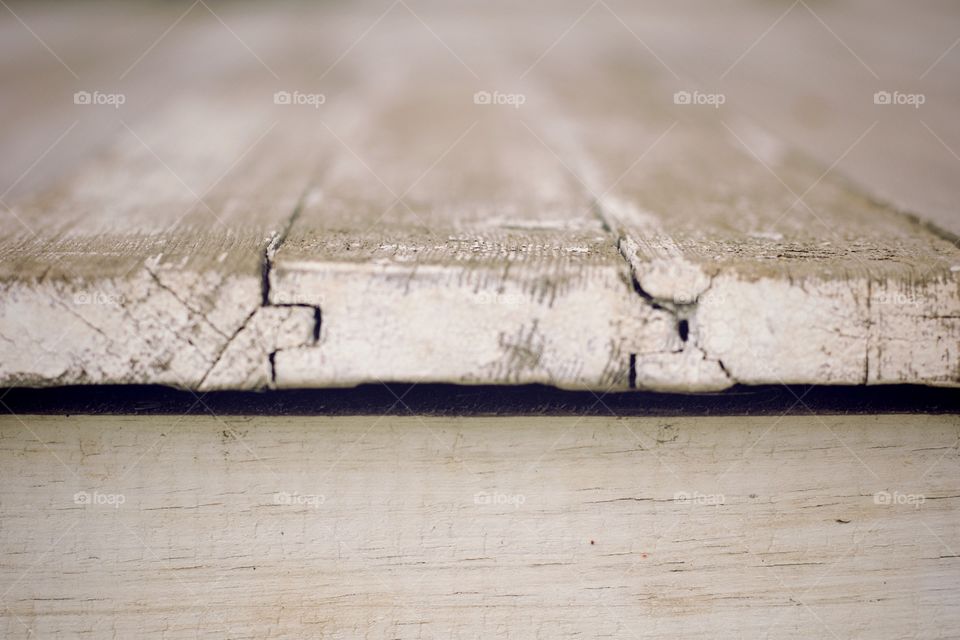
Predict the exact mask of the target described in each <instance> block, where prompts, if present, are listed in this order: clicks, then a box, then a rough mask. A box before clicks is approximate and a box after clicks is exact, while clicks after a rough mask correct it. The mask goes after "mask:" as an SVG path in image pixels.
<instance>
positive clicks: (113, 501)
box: [73, 491, 127, 509]
mask: <svg viewBox="0 0 960 640" xmlns="http://www.w3.org/2000/svg"><path fill="white" fill-rule="evenodd" d="M126 501H127V497H126V496H125V495H123V494H122V493H100V492H99V491H94V492H93V493H88V492H86V491H77V492H76V493H75V494H73V504H79V505H81V506H84V507H86V506H93V507H113V508H114V509H119V508H120V505H122V504H123V503H125V502H126Z"/></svg>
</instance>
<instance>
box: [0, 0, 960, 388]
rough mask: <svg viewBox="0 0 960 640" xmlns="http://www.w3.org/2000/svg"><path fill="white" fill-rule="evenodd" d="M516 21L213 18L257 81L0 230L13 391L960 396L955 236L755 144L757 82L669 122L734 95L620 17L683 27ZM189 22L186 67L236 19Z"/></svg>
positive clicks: (479, 13) (118, 152) (679, 14)
mask: <svg viewBox="0 0 960 640" xmlns="http://www.w3.org/2000/svg"><path fill="white" fill-rule="evenodd" d="M798 7H799V5H798ZM366 8H367V9H369V7H366ZM800 8H801V9H802V8H803V7H800ZM621 9H622V10H623V12H624V14H623V16H621V15H620V10H621ZM421 11H423V12H424V13H423V14H421ZM518 11H519V13H518V14H517V15H516V16H515V18H516V20H513V21H511V22H510V23H509V24H505V23H504V20H503V19H502V18H501V17H499V16H498V14H495V13H492V12H491V11H490V10H489V9H484V8H479V7H478V8H473V9H471V10H470V11H469V12H468V15H469V19H458V18H457V17H456V16H455V15H453V14H451V13H450V12H449V11H448V10H444V9H442V8H440V7H437V6H435V5H432V4H425V5H423V6H420V5H416V6H414V5H407V4H405V3H395V4H393V5H390V6H389V7H387V8H385V9H382V12H381V13H377V15H375V16H366V14H365V13H364V12H363V11H360V10H359V9H357V8H343V7H340V8H338V7H328V8H320V9H303V8H301V9H298V10H296V11H291V12H289V13H284V12H277V13H271V14H270V15H271V16H272V19H271V20H268V21H267V22H266V23H265V25H264V27H263V28H262V29H261V30H251V28H250V25H251V24H253V23H255V21H254V20H253V19H252V17H251V14H249V13H247V12H245V11H240V10H236V13H230V14H227V15H228V17H231V18H235V19H236V21H237V23H238V24H240V25H242V26H241V27H240V28H241V32H242V33H244V34H245V35H250V37H251V40H250V42H252V43H254V44H255V45H256V51H254V50H253V49H252V48H250V47H249V46H248V49H249V50H248V51H247V52H246V53H249V54H251V56H250V58H249V59H248V62H250V64H251V65H253V68H254V69H255V70H256V71H255V72H252V71H250V69H246V68H244V67H242V66H241V67H237V66H231V65H227V64H225V65H224V66H223V67H217V66H216V65H215V64H214V63H213V62H210V63H209V65H207V66H206V67H204V68H205V69H207V71H205V72H204V73H213V71H211V69H215V68H218V69H220V70H221V71H220V72H218V73H217V75H216V80H215V81H214V82H213V83H212V85H211V86H208V87H206V88H204V89H203V90H202V91H198V92H196V93H191V94H190V95H186V96H179V97H177V98H176V99H171V100H170V101H169V102H168V104H166V105H165V106H164V107H163V108H162V109H158V110H157V112H156V113H155V114H154V115H152V116H151V117H150V118H148V119H146V121H145V122H144V123H143V124H140V123H137V124H136V126H135V127H134V126H130V125H128V124H127V123H126V122H125V121H121V126H122V128H123V131H122V135H121V138H120V140H119V141H118V142H117V143H116V144H115V145H114V146H113V148H112V151H110V152H109V153H108V154H105V155H104V156H103V157H102V158H100V159H99V160H96V161H92V162H91V163H89V164H88V165H86V166H84V167H82V168H81V170H80V171H79V172H78V173H77V174H76V175H75V176H74V177H73V178H71V179H70V180H67V181H64V182H63V183H61V184H60V185H59V186H58V187H57V188H55V189H53V190H52V191H49V192H44V193H41V194H35V195H32V196H29V197H26V198H23V199H21V200H19V201H18V204H16V206H14V207H13V208H12V209H11V210H9V211H5V212H4V214H5V218H4V232H3V235H2V239H0V283H2V285H0V286H2V287H3V293H2V298H0V301H2V306H0V382H2V383H3V384H19V385H50V384H65V383H116V382H119V383H144V382H146V383H163V384H173V385H177V386H181V387H186V388H191V389H217V388H262V387H268V386H276V387H294V386H346V385H354V384H358V383H362V382H377V381H413V382H420V381H435V382H455V383H466V384H474V383H481V384H487V383H497V384H521V383H532V382H537V383H546V384H551V385H556V386H559V387H565V388H587V389H593V390H598V391H603V390H608V389H628V388H642V389H655V390H681V391H686V390H714V389H722V388H725V387H729V386H731V385H733V384H736V383H744V384H769V383H816V384H889V383H916V384H928V385H942V386H956V385H958V384H960V249H958V248H957V247H956V246H955V245H954V244H952V243H951V241H950V237H949V234H948V233H946V232H944V231H942V229H941V231H937V230H936V229H933V228H932V226H939V227H941V228H943V227H945V226H946V227H949V225H943V224H940V223H939V222H938V220H940V218H929V219H928V223H921V222H919V221H917V220H916V218H915V217H912V216H911V215H905V214H904V213H903V212H901V211H899V210H896V209H894V208H892V207H891V206H890V205H887V204H884V203H883V202H880V201H878V200H876V199H875V198H874V197H873V196H872V195H871V194H872V193H873V190H869V191H867V190H863V189H861V188H860V187H857V186H855V185H853V184H852V183H850V182H848V181H847V180H846V179H844V178H842V177H840V174H839V173H837V172H834V171H833V169H834V168H835V167H833V166H825V161H824V160H823V157H822V155H819V154H813V155H814V156H816V158H814V159H811V158H810V157H809V154H804V153H801V152H798V151H796V150H795V149H796V146H795V145H793V144H791V143H789V142H786V141H784V140H781V138H780V137H779V136H778V135H773V134H772V133H770V131H769V130H765V129H763V128H762V127H761V126H760V125H758V124H757V122H758V120H759V121H762V120H763V119H762V118H756V117H750V115H752V113H753V112H752V111H751V109H750V108H749V105H748V104H746V103H747V102H749V101H750V100H754V101H755V102H757V103H762V101H763V100H764V99H765V98H763V96H764V95H765V91H767V90H760V89H757V90H756V93H755V94H750V95H753V96H754V97H753V98H750V99H744V100H743V101H742V102H741V104H739V105H736V106H735V105H733V104H731V105H727V104H726V102H724V104H723V105H722V106H721V107H720V108H713V107H712V106H710V105H703V104H676V103H675V101H674V95H675V93H677V92H678V91H692V92H693V95H694V101H696V96H698V95H701V94H706V95H708V96H709V95H714V96H716V95H722V96H724V100H725V95H726V94H723V93H715V94H709V92H707V90H706V89H704V88H702V87H700V85H696V86H691V85H690V84H689V83H688V82H687V81H686V80H682V79H681V76H680V75H679V74H677V73H675V72H674V71H673V70H672V67H671V66H670V65H669V64H668V63H667V62H666V61H665V60H664V59H661V58H659V57H658V56H657V55H656V53H655V52H654V51H653V49H651V47H650V46H649V45H647V44H646V43H645V41H644V40H643V39H642V38H641V37H640V36H639V35H638V34H637V33H636V32H634V31H633V30H632V29H631V27H630V24H631V21H635V20H639V19H640V18H641V17H643V16H649V17H650V20H651V23H650V24H652V25H659V27H658V28H659V31H658V33H660V34H661V35H662V34H665V33H670V32H671V27H670V25H676V24H677V22H678V21H679V22H682V21H683V20H685V19H687V18H685V17H684V16H686V14H685V13H684V12H683V11H681V10H675V11H674V12H673V13H671V12H670V11H669V10H668V9H666V8H663V7H660V8H648V12H647V13H643V12H642V11H641V10H640V9H629V8H620V7H618V6H617V7H614V6H613V5H611V6H607V5H605V4H596V3H595V5H594V6H592V7H590V8H588V9H587V10H585V11H584V12H583V13H582V15H581V16H580V18H579V19H578V20H577V21H576V23H575V24H574V25H573V26H571V25H566V26H569V27H570V28H569V29H567V30H564V29H563V28H561V27H563V26H564V24H565V23H563V22H562V21H561V20H560V17H562V16H560V17H558V16H552V17H548V18H544V19H543V20H542V21H541V20H539V19H538V20H534V19H533V14H532V13H531V11H532V10H531V9H529V8H526V9H522V10H518ZM664 12H666V13H664ZM807 14H809V17H810V19H813V20H815V17H816V15H818V14H816V13H812V11H811V10H807ZM217 15H219V14H214V17H216V16H217ZM764 15H765V14H764ZM424 16H426V17H427V18H429V20H425V19H424ZM361 17H372V18H373V19H372V20H371V22H366V21H364V20H361V19H360V18H361ZM761 18H762V16H761V17H756V16H754V19H755V20H760V19H761ZM671 21H672V22H671ZM231 22H232V20H231ZM751 24H752V23H751ZM844 24H846V23H844ZM184 26H185V30H184V32H183V33H182V34H181V35H179V36H178V37H179V38H182V39H183V42H184V44H182V45H181V46H182V47H185V48H186V49H187V50H189V51H197V50H203V49H204V47H205V46H209V45H210V43H213V42H217V43H219V42H221V37H222V35H223V30H224V26H225V23H224V22H221V21H219V20H215V19H214V20H212V21H199V17H198V16H193V17H190V18H187V19H186V21H185V22H184ZM210 29H214V30H216V31H215V32H216V34H217V37H213V36H212V35H211V34H212V33H214V32H213V31H210ZM317 30H319V31H317ZM318 32H319V33H321V34H329V36H330V37H329V38H322V37H321V38H317V37H316V33H318ZM227 33H228V34H229V33H230V32H229V31H227ZM790 33H794V32H793V31H791V32H790ZM828 35H829V34H828ZM791 37H796V36H791ZM237 38H240V40H241V43H244V42H246V39H244V38H243V37H241V36H239V35H237ZM237 38H234V40H236V39H237ZM691 41H696V38H694V37H693V36H691ZM727 45H728V48H727V49H726V50H725V51H728V52H729V51H730V50H731V47H732V45H730V43H727ZM18 46H20V45H18ZM700 46H702V47H704V50H712V45H710V44H709V42H704V43H703V44H702V45H700ZM758 46H759V45H758ZM675 48H676V46H675V45H674V50H673V51H671V50H670V49H669V48H668V51H671V54H670V55H677V56H678V57H679V58H681V59H686V58H685V57H684V56H686V55H687V54H686V52H677V51H675ZM305 52H309V54H310V55H305ZM259 54H262V56H263V57H262V58H261V57H260V55H259ZM665 55H667V54H665ZM268 61H269V62H268ZM744 64H746V62H745V63H744ZM274 69H277V70H279V73H277V72H276V71H274ZM784 69H785V71H784V73H786V74H787V75H795V76H800V75H802V74H803V67H802V65H798V64H796V63H791V65H787V66H786V67H784ZM751 77H752V78H754V81H755V83H759V78H760V77H761V76H759V75H756V74H755V75H752V76H751ZM898 77H901V76H898ZM805 81H807V82H808V84H809V82H812V81H811V80H809V78H806V77H805ZM808 84H802V85H798V86H802V87H807V86H808ZM736 86H739V85H734V88H735V87H736ZM857 86H858V89H857V91H858V92H859V91H862V90H863V88H864V87H865V86H866V85H863V84H861V85H857ZM277 91H281V92H287V93H288V94H289V95H292V97H293V100H294V104H286V105H283V104H274V101H273V100H272V97H273V95H274V93H275V92H277ZM798 91H799V89H798ZM732 93H733V92H732V91H731V95H732ZM744 95H746V94H744ZM298 96H299V98H305V97H306V98H310V96H313V99H317V98H322V100H321V101H320V102H318V103H316V104H309V103H306V104H304V103H301V104H296V101H297V99H298ZM732 102H734V101H733V100H731V103H732ZM939 109H941V108H940V107H938V108H937V109H935V110H933V111H932V112H931V117H932V118H933V119H934V120H936V121H937V122H939V121H940V120H941V119H943V117H942V114H943V111H942V110H939ZM897 113H900V112H897ZM937 114H940V115H937ZM901 115H902V114H901ZM852 117H853V116H844V118H845V119H844V120H843V122H845V123H847V124H845V125H844V126H845V127H846V128H847V129H849V128H850V127H851V126H852V125H850V124H849V123H850V122H851V118H852ZM898 117H900V116H898ZM773 124H774V125H775V126H777V129H778V131H779V129H780V126H779V125H778V124H777V122H774V123H773ZM782 128H783V129H784V130H786V131H791V132H793V133H790V134H789V135H788V136H787V137H791V136H792V137H795V135H796V131H795V130H794V129H791V128H790V127H789V126H787V125H783V127H782ZM945 135H947V134H945ZM801 146H802V145H801ZM923 157H924V158H927V157H928V156H923ZM925 162H926V160H925ZM861 182H862V181H861ZM208 191H209V193H208ZM904 197H908V196H904ZM938 198H940V200H942V199H943V198H942V192H941V195H940V196H938ZM917 202H919V200H918V201H917ZM921 209H922V207H921ZM918 211H919V210H918ZM908 213H911V214H912V213H917V211H909V212H908ZM920 213H922V211H921V212H920ZM941 213H942V211H941ZM918 215H920V214H918ZM26 220H29V221H30V222H29V223H28V224H27V228H28V229H29V230H25V229H22V228H20V225H19V224H18V222H23V221H26ZM7 222H9V223H10V224H9V225H7ZM34 227H35V230H34Z"/></svg>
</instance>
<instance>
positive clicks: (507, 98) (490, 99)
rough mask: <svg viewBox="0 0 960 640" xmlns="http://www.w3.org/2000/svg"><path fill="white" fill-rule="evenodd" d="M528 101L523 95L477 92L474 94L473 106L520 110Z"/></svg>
mask: <svg viewBox="0 0 960 640" xmlns="http://www.w3.org/2000/svg"><path fill="white" fill-rule="evenodd" d="M526 101H527V96H525V95H524V94H522V93H500V92H499V91H494V92H492V93H491V92H489V91H477V92H476V93H475V94H473V104H485V105H487V104H488V105H506V106H511V107H513V108H514V109H519V108H520V107H521V106H522V105H523V104H524V103H526Z"/></svg>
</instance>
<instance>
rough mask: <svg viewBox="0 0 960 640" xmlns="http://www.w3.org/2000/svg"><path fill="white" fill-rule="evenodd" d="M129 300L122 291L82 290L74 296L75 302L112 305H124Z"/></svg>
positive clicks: (77, 303)
mask: <svg viewBox="0 0 960 640" xmlns="http://www.w3.org/2000/svg"><path fill="white" fill-rule="evenodd" d="M126 301H127V298H126V296H124V295H123V294H120V293H104V292H103V291H81V292H79V293H77V294H75V295H74V296H73V304H76V305H86V304H105V305H110V306H114V307H116V306H123V304H124V303H125V302H126Z"/></svg>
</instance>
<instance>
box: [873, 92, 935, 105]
mask: <svg viewBox="0 0 960 640" xmlns="http://www.w3.org/2000/svg"><path fill="white" fill-rule="evenodd" d="M926 101H927V96H926V95H924V94H922V93H901V92H900V91H877V92H876V93H874V94H873V104H881V105H904V106H909V107H913V108H914V109H919V108H920V105H922V104H924V103H926Z"/></svg>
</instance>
